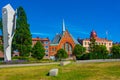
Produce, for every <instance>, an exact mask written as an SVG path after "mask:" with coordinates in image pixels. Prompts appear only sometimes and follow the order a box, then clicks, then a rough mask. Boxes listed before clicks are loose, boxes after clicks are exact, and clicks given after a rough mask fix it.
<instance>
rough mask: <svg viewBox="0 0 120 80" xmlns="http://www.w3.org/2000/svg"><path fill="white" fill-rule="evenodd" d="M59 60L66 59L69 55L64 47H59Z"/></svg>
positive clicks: (57, 56)
mask: <svg viewBox="0 0 120 80" xmlns="http://www.w3.org/2000/svg"><path fill="white" fill-rule="evenodd" d="M55 56H56V58H57V59H58V60H61V59H65V58H67V57H68V54H67V52H66V51H65V50H64V49H59V50H58V51H57V54H56V55H55Z"/></svg>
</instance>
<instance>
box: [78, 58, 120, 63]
mask: <svg viewBox="0 0 120 80" xmlns="http://www.w3.org/2000/svg"><path fill="white" fill-rule="evenodd" d="M116 61H120V59H96V60H77V61H76V63H90V62H116Z"/></svg>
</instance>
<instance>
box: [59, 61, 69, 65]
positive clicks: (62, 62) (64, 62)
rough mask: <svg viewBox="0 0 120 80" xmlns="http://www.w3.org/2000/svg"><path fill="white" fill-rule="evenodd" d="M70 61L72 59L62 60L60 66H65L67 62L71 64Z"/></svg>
mask: <svg viewBox="0 0 120 80" xmlns="http://www.w3.org/2000/svg"><path fill="white" fill-rule="evenodd" d="M70 63H71V62H70V61H61V62H60V66H64V65H67V64H70Z"/></svg>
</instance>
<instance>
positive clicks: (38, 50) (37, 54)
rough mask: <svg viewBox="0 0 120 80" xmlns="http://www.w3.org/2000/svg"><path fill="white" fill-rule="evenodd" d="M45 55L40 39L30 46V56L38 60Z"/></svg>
mask: <svg viewBox="0 0 120 80" xmlns="http://www.w3.org/2000/svg"><path fill="white" fill-rule="evenodd" d="M44 55H45V49H44V47H43V45H42V44H41V42H40V41H38V42H37V43H36V44H35V45H34V47H33V48H32V55H31V56H32V57H33V58H36V59H38V60H40V59H42V58H43V57H44Z"/></svg>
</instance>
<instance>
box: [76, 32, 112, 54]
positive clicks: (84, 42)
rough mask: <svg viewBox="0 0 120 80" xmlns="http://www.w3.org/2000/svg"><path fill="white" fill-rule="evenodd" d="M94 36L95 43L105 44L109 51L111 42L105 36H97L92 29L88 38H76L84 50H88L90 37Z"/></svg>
mask: <svg viewBox="0 0 120 80" xmlns="http://www.w3.org/2000/svg"><path fill="white" fill-rule="evenodd" d="M91 38H94V39H95V41H96V44H97V45H105V46H106V48H107V50H108V51H110V50H111V48H112V44H113V42H112V41H111V40H108V39H107V38H99V37H98V36H97V33H96V32H95V31H94V30H93V31H92V32H91V34H90V38H87V39H78V42H79V43H80V44H81V45H83V47H85V48H86V52H89V49H90V48H89V44H90V39H91Z"/></svg>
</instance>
